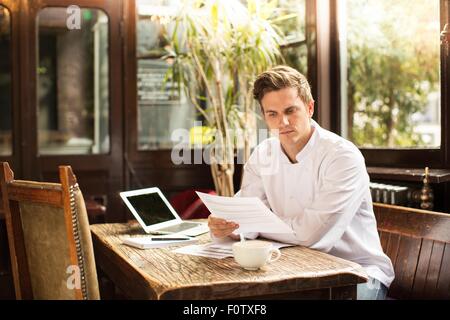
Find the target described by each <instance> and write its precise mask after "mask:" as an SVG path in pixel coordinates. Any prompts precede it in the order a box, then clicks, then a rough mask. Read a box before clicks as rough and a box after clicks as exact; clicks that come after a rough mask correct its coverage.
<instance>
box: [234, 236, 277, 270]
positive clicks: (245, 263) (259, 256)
mask: <svg viewBox="0 0 450 320" xmlns="http://www.w3.org/2000/svg"><path fill="white" fill-rule="evenodd" d="M232 248H233V255H234V260H236V262H237V263H238V264H239V265H240V266H241V267H242V268H244V269H246V270H258V269H259V268H261V267H263V266H264V265H265V264H266V263H272V262H275V261H277V260H278V259H279V258H280V257H281V252H280V250H278V249H276V248H273V246H272V244H271V243H270V242H267V241H262V240H247V241H239V242H236V243H234V244H233V247H232ZM274 253H275V257H274V258H273V257H272V255H273V254H274Z"/></svg>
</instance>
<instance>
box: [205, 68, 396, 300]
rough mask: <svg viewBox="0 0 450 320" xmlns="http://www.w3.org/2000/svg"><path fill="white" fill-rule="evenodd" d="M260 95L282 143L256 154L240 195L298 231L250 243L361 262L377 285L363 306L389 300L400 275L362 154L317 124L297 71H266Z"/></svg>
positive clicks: (213, 227) (361, 289)
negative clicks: (386, 245)
mask: <svg viewBox="0 0 450 320" xmlns="http://www.w3.org/2000/svg"><path fill="white" fill-rule="evenodd" d="M253 95H254V98H255V99H256V100H258V102H259V103H260V106H261V111H262V113H263V115H264V119H265V122H266V124H267V126H268V128H269V129H270V130H271V131H277V132H278V137H276V138H269V139H266V140H264V141H263V142H261V143H260V144H259V145H258V146H257V147H256V148H255V150H254V151H253V152H252V154H251V156H250V158H249V161H248V162H247V163H246V164H245V166H244V176H243V181H242V186H241V190H240V191H239V193H238V194H237V195H236V196H243V197H250V196H253V197H254V196H256V197H259V198H260V199H261V200H262V201H263V202H264V203H265V204H266V205H267V206H268V207H269V208H271V210H272V211H273V212H274V213H275V214H276V215H278V216H279V217H280V218H281V219H282V220H283V221H284V222H286V223H287V224H288V225H289V226H291V227H292V230H293V231H294V232H293V233H292V234H287V235H286V234H270V233H261V234H253V235H250V236H249V237H250V238H255V237H257V236H258V235H259V236H261V237H264V238H268V239H273V240H277V241H281V242H288V243H293V244H298V245H303V246H307V247H310V248H313V249H317V250H320V251H323V252H327V253H329V254H332V255H334V256H337V257H341V258H344V259H347V260H351V261H354V262H356V263H359V264H360V265H361V266H363V267H364V268H365V270H366V272H367V274H368V275H369V277H370V279H369V281H368V282H367V283H365V284H359V285H358V294H357V295H358V299H384V298H385V296H386V292H387V288H389V285H390V284H391V282H392V280H393V279H394V270H393V266H392V263H391V261H390V259H389V258H388V257H387V256H386V255H385V254H384V253H383V250H382V247H381V243H380V238H379V236H378V232H377V227H376V220H375V216H374V213H373V208H372V199H371V195H370V190H369V177H368V174H367V170H366V167H365V161H364V158H363V156H362V154H361V152H360V151H359V150H358V148H357V147H355V146H354V145H353V144H352V143H351V142H349V141H347V140H345V139H343V138H341V137H339V136H337V135H335V134H334V133H332V132H330V131H327V130H325V129H322V128H321V127H320V126H319V125H318V124H317V123H316V122H315V121H314V120H312V118H311V117H312V115H313V112H314V100H313V98H312V96H311V90H310V87H309V84H308V81H307V80H306V78H305V77H304V76H303V75H302V74H300V73H299V72H298V71H296V70H295V69H292V68H290V67H287V66H278V67H275V68H273V69H271V70H268V71H266V72H263V73H262V74H261V75H259V76H258V78H257V79H256V81H255V84H254V90H253ZM266 159H270V166H267V161H266ZM274 164H275V165H274ZM268 168H269V169H268ZM208 225H209V228H210V231H211V235H212V237H213V238H216V239H217V238H219V239H220V238H224V237H228V236H230V237H232V238H236V235H235V234H233V231H235V230H236V229H237V228H238V227H239V226H238V225H237V224H236V223H234V222H232V221H225V220H223V219H219V218H215V217H212V216H210V217H209V219H208Z"/></svg>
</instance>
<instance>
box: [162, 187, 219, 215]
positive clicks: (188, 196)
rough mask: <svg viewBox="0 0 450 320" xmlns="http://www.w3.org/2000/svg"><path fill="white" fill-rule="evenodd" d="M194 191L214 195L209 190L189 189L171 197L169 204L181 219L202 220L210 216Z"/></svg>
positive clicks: (212, 191)
mask: <svg viewBox="0 0 450 320" xmlns="http://www.w3.org/2000/svg"><path fill="white" fill-rule="evenodd" d="M195 191H199V192H204V193H208V194H216V192H215V191H214V190H210V189H199V190H193V189H191V190H186V191H183V192H180V193H178V194H176V195H175V196H173V197H172V198H171V199H170V204H171V205H172V207H173V208H174V209H175V211H176V212H177V213H178V215H179V216H180V217H181V218H182V219H204V218H207V217H208V216H209V215H210V214H211V212H210V211H209V210H208V208H206V206H205V205H204V203H203V201H202V200H201V199H200V198H199V197H198V195H197V194H196V193H195Z"/></svg>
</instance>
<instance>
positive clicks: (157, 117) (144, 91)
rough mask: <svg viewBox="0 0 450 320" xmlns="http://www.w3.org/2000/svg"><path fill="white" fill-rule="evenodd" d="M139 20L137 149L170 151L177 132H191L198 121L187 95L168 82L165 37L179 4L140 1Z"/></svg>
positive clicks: (137, 35) (149, 0)
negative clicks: (178, 130)
mask: <svg viewBox="0 0 450 320" xmlns="http://www.w3.org/2000/svg"><path fill="white" fill-rule="evenodd" d="M136 5H137V8H136V9H137V19H136V21H137V22H136V23H137V26H136V30H137V31H136V37H137V42H136V46H137V47H136V53H137V57H136V58H137V82H138V83H137V87H138V88H137V90H138V94H137V97H138V101H137V107H138V117H137V122H138V123H137V126H138V150H157V149H171V148H172V147H173V145H174V144H176V143H177V142H174V141H172V139H171V138H172V137H171V135H172V132H173V131H174V130H176V129H186V130H189V129H190V128H191V127H192V126H193V125H194V122H195V120H196V110H195V108H194V106H193V105H191V104H190V103H189V101H188V100H187V99H186V97H185V95H184V93H183V92H182V91H181V92H178V90H172V88H171V85H172V83H171V81H165V76H166V72H167V69H168V67H169V66H168V63H167V62H166V61H164V60H162V59H160V58H161V57H162V56H164V55H165V54H166V51H165V50H164V46H165V45H166V44H167V42H166V39H165V35H166V34H167V33H166V31H168V32H169V33H170V32H171V31H170V28H171V27H173V25H172V23H166V22H167V21H168V20H169V17H170V16H173V15H174V14H175V12H176V9H177V5H178V1H163V0H138V1H137V2H136Z"/></svg>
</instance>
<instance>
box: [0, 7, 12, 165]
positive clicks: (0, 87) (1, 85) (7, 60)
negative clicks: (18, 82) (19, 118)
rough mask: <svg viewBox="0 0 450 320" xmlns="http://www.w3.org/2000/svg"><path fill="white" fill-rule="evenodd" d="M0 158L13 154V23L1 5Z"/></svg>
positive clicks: (6, 10)
mask: <svg viewBox="0 0 450 320" xmlns="http://www.w3.org/2000/svg"><path fill="white" fill-rule="evenodd" d="M0 57H1V59H0V156H7V155H11V154H12V133H11V128H12V115H11V105H12V101H11V93H12V88H11V21H10V14H9V11H8V9H6V8H5V7H3V6H1V5H0Z"/></svg>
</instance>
